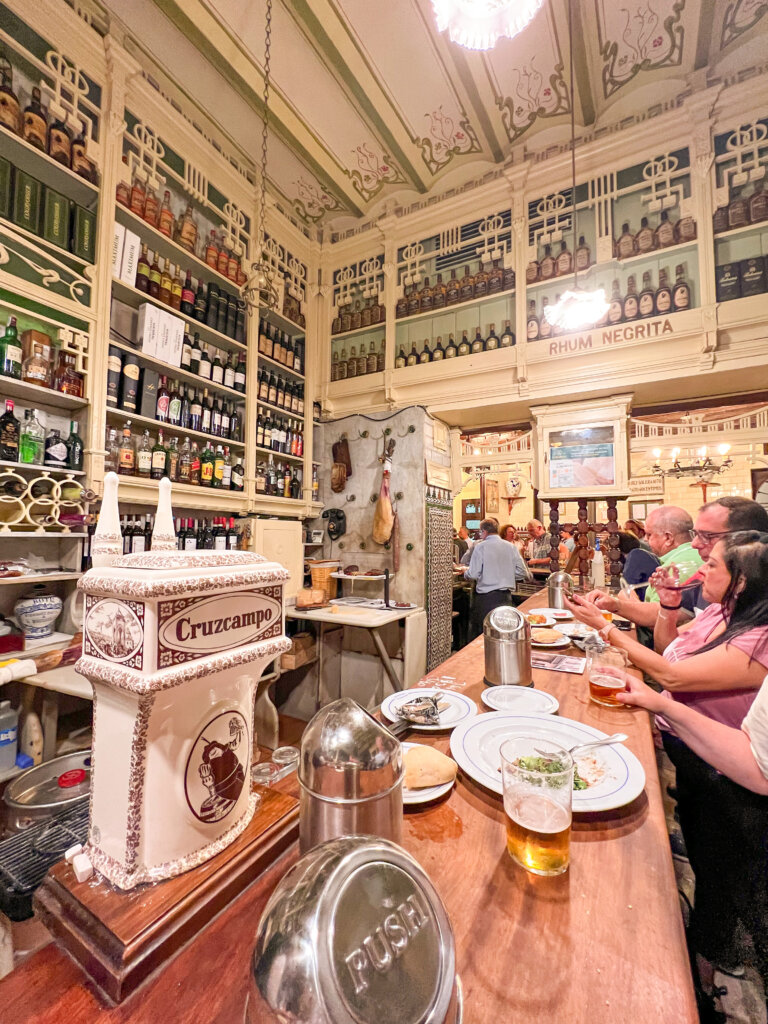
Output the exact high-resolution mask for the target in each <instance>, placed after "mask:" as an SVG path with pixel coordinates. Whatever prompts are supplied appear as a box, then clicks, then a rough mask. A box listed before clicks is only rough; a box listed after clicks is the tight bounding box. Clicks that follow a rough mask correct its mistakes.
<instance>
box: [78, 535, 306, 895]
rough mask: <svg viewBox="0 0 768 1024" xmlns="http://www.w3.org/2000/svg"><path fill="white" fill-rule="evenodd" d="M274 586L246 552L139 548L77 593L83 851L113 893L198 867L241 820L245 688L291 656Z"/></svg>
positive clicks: (248, 733)
mask: <svg viewBox="0 0 768 1024" xmlns="http://www.w3.org/2000/svg"><path fill="white" fill-rule="evenodd" d="M287 577H288V573H287V572H286V570H285V569H283V568H282V567H281V566H279V565H277V564H276V563H274V562H267V561H266V560H265V559H264V558H262V557H261V556H260V555H255V554H251V553H247V552H241V551H231V552H213V551H197V552H160V553H156V552H148V553H145V554H140V555H130V556H127V557H125V558H119V559H117V560H116V561H115V562H114V563H113V564H112V566H111V567H108V568H102V569H92V570H91V571H90V572H88V573H86V575H85V576H84V577H83V579H82V580H81V581H80V583H79V584H78V586H79V587H80V589H81V590H83V591H84V592H85V623H84V639H83V656H82V658H81V659H80V660H79V661H78V663H77V666H76V667H77V670H78V672H80V673H81V674H82V675H84V676H86V677H87V678H88V679H89V680H90V681H91V683H92V684H93V688H94V703H93V758H94V762H93V776H92V789H91V824H90V835H89V845H88V851H87V852H88V854H89V856H90V858H91V861H92V862H93V864H94V866H95V867H96V868H97V869H98V870H99V871H100V872H101V873H102V874H103V875H105V876H106V878H108V879H109V880H110V881H111V882H113V883H114V884H115V885H117V886H119V887H120V888H122V889H130V888H132V887H133V886H135V885H137V884H139V883H140V882H150V881H159V880H160V879H164V878H170V877H172V876H174V875H177V874H179V873H180V872H182V871H186V870H188V869H189V868H192V867H195V866H196V865H198V864H201V863H203V862H204V861H206V860H208V859H209V858H210V857H212V856H214V855H215V854H217V853H219V852H220V851H221V850H223V849H224V848H225V847H226V846H227V845H228V844H229V843H231V842H232V841H233V840H234V839H235V838H236V837H237V836H238V835H239V834H240V833H241V832H242V831H243V829H244V828H245V827H246V825H247V824H248V822H249V821H250V820H251V817H252V816H253V812H254V806H255V801H254V798H252V797H251V793H250V767H251V751H252V748H253V743H254V739H255V737H254V736H253V700H254V692H255V687H256V684H257V683H258V680H259V678H260V676H261V674H262V672H263V670H264V668H265V667H266V665H267V664H268V663H269V662H270V661H272V659H274V658H275V657H278V656H279V655H280V654H281V653H282V652H283V651H285V650H287V649H288V648H289V647H290V642H289V641H288V640H287V639H286V637H285V635H284V616H283V594H282V589H283V588H282V585H283V581H284V580H285V579H287Z"/></svg>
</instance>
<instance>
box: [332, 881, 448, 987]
mask: <svg viewBox="0 0 768 1024" xmlns="http://www.w3.org/2000/svg"><path fill="white" fill-rule="evenodd" d="M428 923H429V918H428V917H427V914H426V913H425V911H424V908H423V907H422V906H421V904H420V903H419V900H418V899H417V897H416V896H415V895H414V896H409V897H408V899H407V900H406V901H405V902H404V903H401V904H400V906H399V907H398V908H397V910H396V911H394V912H393V913H391V914H387V916H386V917H385V918H384V920H383V921H382V922H381V924H380V925H378V927H376V928H375V929H374V930H373V931H372V932H371V933H370V935H366V937H365V938H364V939H363V941H362V943H361V944H360V945H359V946H358V947H357V949H353V950H352V952H351V953H350V954H349V955H348V956H346V957H345V958H344V962H345V963H346V965H347V970H348V971H349V974H350V977H351V978H352V982H353V984H354V986H355V995H360V993H361V992H365V990H366V989H367V988H368V987H369V985H370V983H371V980H372V977H373V974H372V972H374V971H375V972H376V973H378V974H386V973H387V971H389V970H390V968H391V967H392V965H393V964H394V962H395V960H397V959H398V957H401V956H402V955H403V953H404V952H405V950H406V949H407V948H408V943H409V942H410V941H411V939H413V938H414V937H415V936H416V935H418V934H419V932H420V931H421V930H422V928H423V927H424V926H425V925H426V924H428Z"/></svg>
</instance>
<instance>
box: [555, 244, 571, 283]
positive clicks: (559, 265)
mask: <svg viewBox="0 0 768 1024" xmlns="http://www.w3.org/2000/svg"><path fill="white" fill-rule="evenodd" d="M571 273H573V255H572V254H571V252H570V250H569V249H568V243H567V242H566V240H565V239H563V241H562V242H561V243H560V252H559V253H558V254H557V260H556V261H555V274H556V275H557V276H558V277H562V276H563V275H564V274H571Z"/></svg>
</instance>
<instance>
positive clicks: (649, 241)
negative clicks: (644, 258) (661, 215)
mask: <svg viewBox="0 0 768 1024" xmlns="http://www.w3.org/2000/svg"><path fill="white" fill-rule="evenodd" d="M655 248H656V239H655V237H654V233H653V229H652V228H651V227H649V225H648V218H647V217H641V218H640V230H639V231H638V232H637V234H636V235H635V252H638V253H640V252H652V251H653V250H654V249H655Z"/></svg>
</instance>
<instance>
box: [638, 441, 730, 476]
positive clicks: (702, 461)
mask: <svg viewBox="0 0 768 1024" xmlns="http://www.w3.org/2000/svg"><path fill="white" fill-rule="evenodd" d="M730 450H731V446H730V445H729V444H721V445H719V446H718V449H717V451H718V454H719V455H720V457H721V459H722V460H723V461H722V462H720V463H719V464H718V463H716V462H713V461H712V458H711V456H710V455H709V451H708V449H707V446H706V445H704V446H703V447H702V448H699V449H697V451H696V458H695V459H694V461H693V462H690V463H688V464H687V465H684V464H683V463H681V462H680V449H679V448H673V449H672V451H671V453H670V455H671V458H672V465H671V466H670V467H669V469H663V468H662V466H661V454H662V453H661V448H654V449H653V457H654V459H655V460H656V461H655V463H654V464H653V467H652V469H651V472H652V473H655V474H656V475H657V476H674V477H682V476H696V477H703V476H714V475H715V474H716V473H723V472H724V471H725V470H726V469H729V468H730V467H731V466H732V465H733V459H732V458H731V457H730V455H729V454H728V452H729V451H730Z"/></svg>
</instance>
